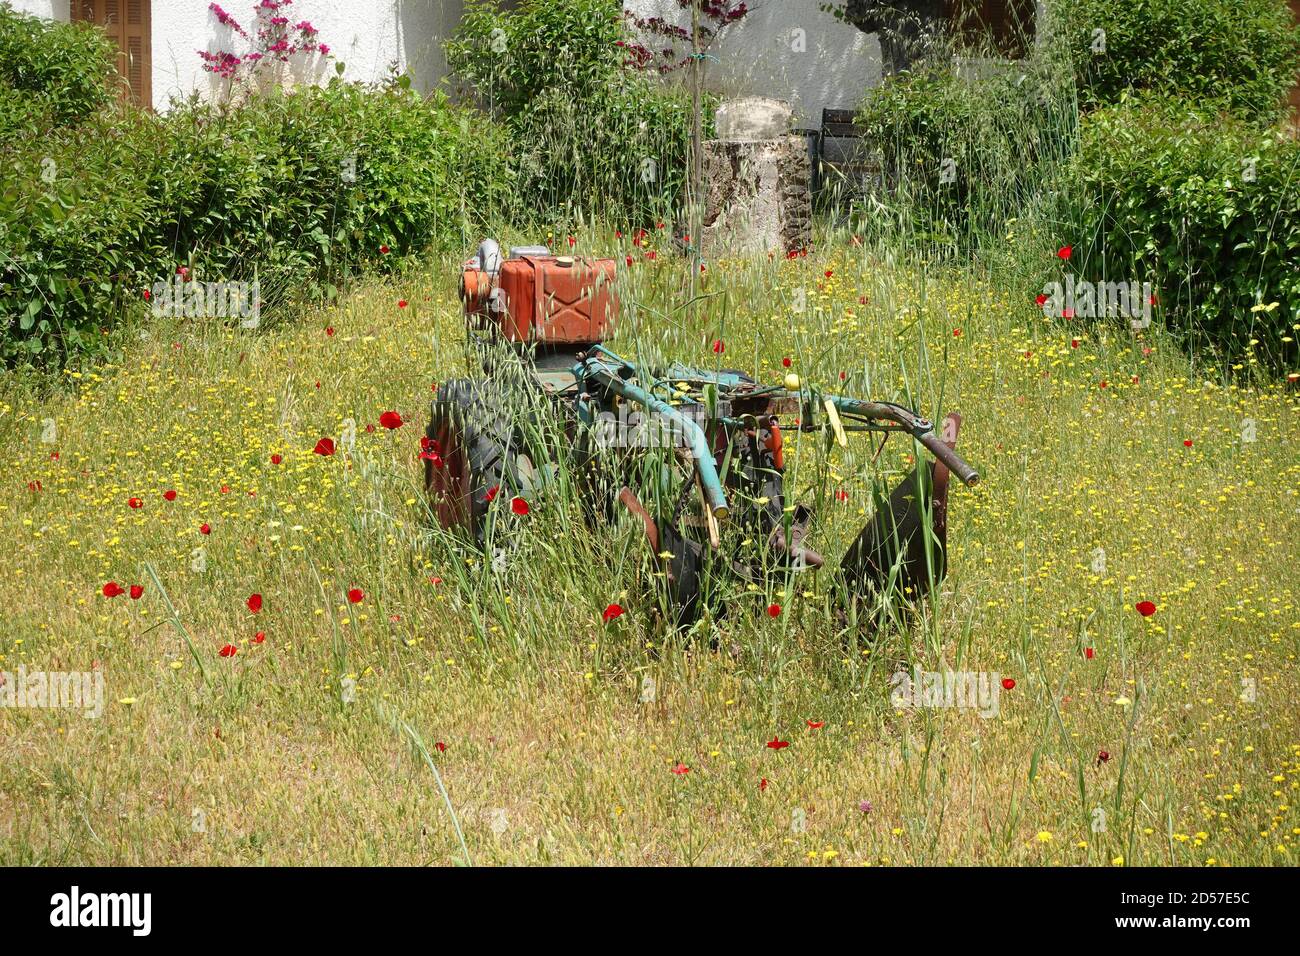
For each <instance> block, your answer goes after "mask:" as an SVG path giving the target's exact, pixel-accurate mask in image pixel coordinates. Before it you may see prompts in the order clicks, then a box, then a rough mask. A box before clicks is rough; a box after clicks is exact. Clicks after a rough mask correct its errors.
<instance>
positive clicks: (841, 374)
mask: <svg viewBox="0 0 1300 956" xmlns="http://www.w3.org/2000/svg"><path fill="white" fill-rule="evenodd" d="M840 381H841V382H842V381H844V373H843V372H840Z"/></svg>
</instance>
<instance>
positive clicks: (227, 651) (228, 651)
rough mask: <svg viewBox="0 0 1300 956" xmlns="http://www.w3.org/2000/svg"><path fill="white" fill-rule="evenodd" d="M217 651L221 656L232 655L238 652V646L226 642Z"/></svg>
mask: <svg viewBox="0 0 1300 956" xmlns="http://www.w3.org/2000/svg"><path fill="white" fill-rule="evenodd" d="M218 653H219V654H220V655H221V656H222V657H234V656H235V655H236V654H238V653H239V648H237V647H236V646H235V645H234V644H227V645H226V646H225V647H223V648H222V649H221V650H220V651H218Z"/></svg>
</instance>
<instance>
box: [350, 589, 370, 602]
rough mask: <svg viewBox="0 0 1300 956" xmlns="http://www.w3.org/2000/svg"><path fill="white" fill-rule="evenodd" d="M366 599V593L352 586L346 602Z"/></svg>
mask: <svg viewBox="0 0 1300 956" xmlns="http://www.w3.org/2000/svg"><path fill="white" fill-rule="evenodd" d="M365 599H366V594H365V592H364V591H362V590H361V588H353V589H352V590H351V591H349V592H348V602H349V603H350V604H360V603H361V602H362V601H364V600H365Z"/></svg>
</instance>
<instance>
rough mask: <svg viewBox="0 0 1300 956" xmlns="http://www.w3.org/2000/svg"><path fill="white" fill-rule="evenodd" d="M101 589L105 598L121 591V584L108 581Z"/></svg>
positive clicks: (115, 595) (114, 595)
mask: <svg viewBox="0 0 1300 956" xmlns="http://www.w3.org/2000/svg"><path fill="white" fill-rule="evenodd" d="M101 590H102V591H103V592H104V597H106V598H115V597H117V596H118V595H119V594H122V593H123V590H122V585H120V584H118V583H117V582H116V581H109V582H108V583H107V584H105V585H104V587H103V588H102V589H101Z"/></svg>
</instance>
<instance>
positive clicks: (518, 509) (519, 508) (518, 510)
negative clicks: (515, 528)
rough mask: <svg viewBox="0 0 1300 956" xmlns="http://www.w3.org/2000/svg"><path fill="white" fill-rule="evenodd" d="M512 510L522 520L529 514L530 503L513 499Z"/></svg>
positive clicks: (520, 499) (511, 502) (511, 501)
mask: <svg viewBox="0 0 1300 956" xmlns="http://www.w3.org/2000/svg"><path fill="white" fill-rule="evenodd" d="M510 510H511V511H513V512H514V513H515V514H517V515H519V517H521V518H522V517H523V516H524V515H526V514H528V502H526V501H524V499H523V498H511V499H510Z"/></svg>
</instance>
